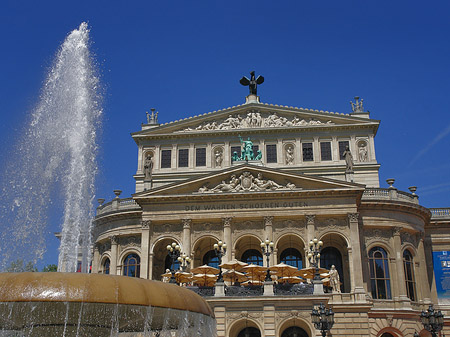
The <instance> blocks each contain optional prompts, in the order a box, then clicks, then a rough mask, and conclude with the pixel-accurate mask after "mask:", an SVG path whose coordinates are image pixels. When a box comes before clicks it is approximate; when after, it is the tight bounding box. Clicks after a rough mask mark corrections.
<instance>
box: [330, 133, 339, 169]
mask: <svg viewBox="0 0 450 337" xmlns="http://www.w3.org/2000/svg"><path fill="white" fill-rule="evenodd" d="M331 149H332V159H333V162H335V163H338V162H339V158H340V155H339V143H338V140H337V137H336V136H333V137H331Z"/></svg>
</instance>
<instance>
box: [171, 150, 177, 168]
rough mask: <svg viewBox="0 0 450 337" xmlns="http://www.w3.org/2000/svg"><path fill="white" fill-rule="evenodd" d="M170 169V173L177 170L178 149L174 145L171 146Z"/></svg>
mask: <svg viewBox="0 0 450 337" xmlns="http://www.w3.org/2000/svg"><path fill="white" fill-rule="evenodd" d="M170 167H171V170H172V171H175V170H177V168H178V147H177V145H176V144H173V145H172V159H171V162H170Z"/></svg>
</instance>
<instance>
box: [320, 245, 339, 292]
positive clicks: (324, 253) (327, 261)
mask: <svg viewBox="0 0 450 337" xmlns="http://www.w3.org/2000/svg"><path fill="white" fill-rule="evenodd" d="M332 265H334V266H335V267H336V270H337V271H338V273H339V280H340V282H341V283H342V285H341V291H343V289H342V287H343V285H344V268H343V267H342V255H341V252H340V251H339V249H337V248H335V247H325V248H324V249H322V250H321V251H320V267H322V268H326V269H328V270H329V269H331V266H332Z"/></svg>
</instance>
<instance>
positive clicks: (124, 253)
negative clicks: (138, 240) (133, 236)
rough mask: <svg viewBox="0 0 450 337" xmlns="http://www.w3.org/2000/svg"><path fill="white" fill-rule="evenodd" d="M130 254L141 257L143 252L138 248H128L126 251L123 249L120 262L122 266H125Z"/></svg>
mask: <svg viewBox="0 0 450 337" xmlns="http://www.w3.org/2000/svg"><path fill="white" fill-rule="evenodd" d="M128 254H136V255H139V256H140V255H141V250H140V249H139V248H138V247H126V248H125V249H123V250H122V252H120V254H119V261H120V263H121V264H123V262H124V261H125V258H126V257H127V255H128Z"/></svg>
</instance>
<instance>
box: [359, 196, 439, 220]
mask: <svg viewBox="0 0 450 337" xmlns="http://www.w3.org/2000/svg"><path fill="white" fill-rule="evenodd" d="M379 209H381V210H383V211H399V210H401V211H403V212H405V213H409V214H413V215H416V216H417V215H418V216H420V217H421V218H422V220H423V221H424V222H425V224H428V223H429V222H430V219H431V212H430V210H429V209H428V208H426V207H423V206H421V205H418V204H415V203H411V202H405V201H396V200H362V201H361V204H360V206H359V210H360V211H367V210H379Z"/></svg>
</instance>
